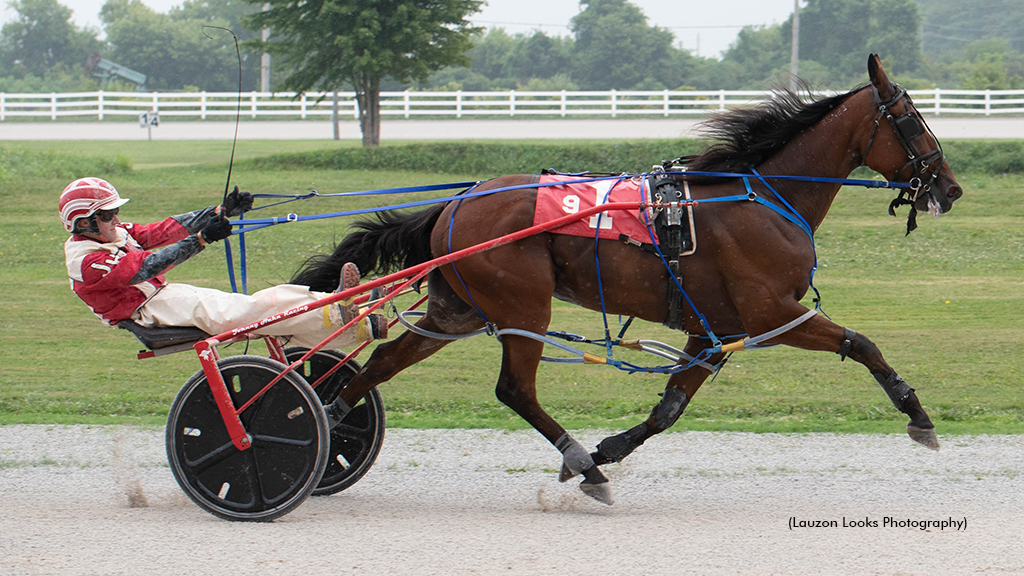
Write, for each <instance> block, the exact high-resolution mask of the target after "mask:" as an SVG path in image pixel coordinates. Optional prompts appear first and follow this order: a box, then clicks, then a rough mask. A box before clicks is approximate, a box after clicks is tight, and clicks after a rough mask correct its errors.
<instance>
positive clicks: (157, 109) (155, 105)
mask: <svg viewBox="0 0 1024 576" xmlns="http://www.w3.org/2000/svg"><path fill="white" fill-rule="evenodd" d="M153 112H158V113H159V112H160V96H158V95H157V93H156V92H153Z"/></svg>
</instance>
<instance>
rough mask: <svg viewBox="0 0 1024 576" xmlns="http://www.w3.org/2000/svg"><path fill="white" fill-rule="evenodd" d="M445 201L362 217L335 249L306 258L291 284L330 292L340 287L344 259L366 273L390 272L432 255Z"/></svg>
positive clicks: (427, 258) (421, 261) (419, 261)
mask: <svg viewBox="0 0 1024 576" xmlns="http://www.w3.org/2000/svg"><path fill="white" fill-rule="evenodd" d="M444 206H445V205H444V204H437V205H435V206H431V207H430V208H427V209H426V210H421V211H419V212H396V211H389V212H379V213H377V215H376V216H377V217H376V218H370V219H366V220H359V221H357V222H355V223H354V224H353V225H352V226H353V228H355V229H356V230H357V231H356V232H352V233H351V234H349V235H348V236H346V237H345V238H344V239H343V240H342V241H341V244H338V246H337V247H336V248H335V249H334V253H332V254H330V255H328V254H317V255H315V256H312V257H311V258H309V259H308V260H306V261H305V262H304V263H303V264H302V266H301V267H300V268H299V271H298V272H296V273H295V276H293V277H292V280H291V283H292V284H299V285H302V286H309V287H310V289H311V290H318V291H321V292H330V291H332V290H334V289H336V288H337V287H338V275H339V274H340V273H341V267H342V265H344V264H345V262H353V263H355V265H356V266H358V267H359V271H360V272H361V273H363V274H367V275H368V274H370V273H373V272H376V273H377V274H388V273H391V272H395V271H398V270H402V269H404V268H409V267H411V266H415V265H417V264H422V263H423V262H427V261H429V260H431V259H432V258H433V255H432V254H431V253H430V233H431V231H432V230H433V229H434V224H435V223H436V222H437V219H438V217H439V216H440V215H441V211H443V210H444Z"/></svg>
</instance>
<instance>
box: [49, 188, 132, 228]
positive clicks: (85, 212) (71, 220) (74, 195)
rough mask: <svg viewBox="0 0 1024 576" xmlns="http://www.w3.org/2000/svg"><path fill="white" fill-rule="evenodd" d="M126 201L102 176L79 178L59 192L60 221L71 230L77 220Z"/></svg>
mask: <svg viewBox="0 0 1024 576" xmlns="http://www.w3.org/2000/svg"><path fill="white" fill-rule="evenodd" d="M127 201H128V199H127V198H121V197H120V196H119V195H118V194H117V189H116V188H114V186H113V185H112V184H111V183H110V182H107V181H106V180H104V179H102V178H79V179H78V180H75V181H74V182H72V183H71V184H68V186H67V188H65V189H64V191H63V192H61V195H60V204H59V205H58V208H59V210H60V221H61V222H62V223H63V224H64V229H65V230H67V231H68V232H73V231H74V230H75V223H76V222H78V220H80V219H82V218H88V217H90V216H92V215H93V214H95V213H96V211H97V210H113V209H115V208H117V207H119V206H121V205H123V204H124V203H125V202H127Z"/></svg>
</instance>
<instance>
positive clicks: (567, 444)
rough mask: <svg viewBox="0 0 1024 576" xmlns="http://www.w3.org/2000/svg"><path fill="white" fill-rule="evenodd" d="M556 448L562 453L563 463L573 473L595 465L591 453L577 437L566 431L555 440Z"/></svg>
mask: <svg viewBox="0 0 1024 576" xmlns="http://www.w3.org/2000/svg"><path fill="white" fill-rule="evenodd" d="M555 448H558V451H559V452H561V453H562V463H563V464H565V467H566V468H568V469H569V470H570V471H571V472H572V473H573V474H579V473H581V472H583V471H584V470H590V469H591V468H593V467H594V459H593V458H591V457H590V453H589V452H587V449H586V448H584V447H583V446H582V445H581V444H580V443H579V442H577V441H576V439H575V438H573V437H572V436H569V433H568V432H566V433H565V434H562V436H561V438H559V439H558V441H556V442H555Z"/></svg>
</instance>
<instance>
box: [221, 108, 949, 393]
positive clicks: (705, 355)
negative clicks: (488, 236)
mask: <svg viewBox="0 0 1024 576" xmlns="http://www.w3.org/2000/svg"><path fill="white" fill-rule="evenodd" d="M903 95H905V93H904V94H903ZM903 95H901V96H900V97H901V98H902V96H903ZM897 100H898V99H897ZM895 101H896V100H894V101H891V102H889V103H887V105H891V104H893V103H894V102H895ZM904 117H906V116H901V117H900V119H902V118H904ZM880 119H881V115H880V116H879V120H880ZM898 120H899V119H897V120H896V121H897V122H898ZM877 124H878V122H877V121H876V129H875V131H873V132H872V141H873V139H874V135H875V132H876V131H877ZM895 125H896V124H894V126H895ZM894 129H896V128H894ZM898 134H899V133H898ZM901 141H903V139H902V138H901ZM871 143H872V142H869V144H868V148H869V149H870V146H871ZM905 147H906V146H905ZM865 154H866V152H865ZM908 154H912V151H910V150H908ZM940 154H941V152H940ZM930 156H931V155H929V157H930ZM925 166H927V164H926V165H925ZM671 167H672V162H668V163H666V166H665V168H663V167H657V170H655V172H654V174H657V175H661V176H664V175H673V176H683V177H684V178H685V177H687V176H698V177H712V178H739V179H742V180H743V184H744V186H745V188H746V191H747V193H746V194H739V195H733V196H723V197H715V198H706V199H700V200H693V199H691V200H686V201H685V202H675V203H669V204H668V205H673V204H676V205H682V204H685V205H687V206H697V205H698V204H701V203H710V202H731V201H749V202H755V203H758V204H761V205H762V206H765V207H767V208H769V209H771V210H772V211H774V212H776V213H777V214H779V215H781V216H782V217H783V218H785V219H786V220H788V221H790V222H791V223H793V224H795V225H796V226H798V227H799V228H800V229H801V230H803V231H804V232H805V233H806V234H807V235H808V238H809V239H810V240H811V247H812V251H814V250H815V249H814V232H813V230H812V229H811V227H810V225H809V224H808V223H807V221H806V220H805V219H804V218H803V216H801V215H800V214H799V212H797V211H796V210H795V209H794V208H793V207H792V205H790V204H789V202H787V201H786V200H785V198H783V197H782V196H781V195H780V194H779V193H778V192H777V191H776V190H775V189H774V188H773V187H772V186H771V184H769V183H768V180H785V181H797V182H815V183H831V184H840V185H848V186H859V187H863V188H890V189H901V192H900V196H899V198H902V196H903V194H905V193H906V189H912V190H913V191H914V197H915V198H916V195H917V193H918V190H920V189H921V186H920V178H917V180H918V182H917V184H915V183H914V182H913V181H911V182H896V181H889V180H866V179H856V178H827V177H816V176H792V175H770V174H764V175H763V174H760V173H758V172H757V170H756V169H754V167H750V170H751V172H752V173H751V174H746V173H734V172H703V171H691V170H688V171H685V172H682V171H671V170H666V168H669V169H670V168H671ZM904 168H905V167H904ZM901 171H902V170H901ZM588 174H589V172H583V173H579V174H573V176H577V177H578V178H577V179H575V180H571V181H560V182H550V183H530V184H518V185H514V186H504V187H500V188H494V189H490V190H476V187H477V186H479V185H480V184H481V183H482V182H481V181H474V182H455V183H450V184H435V185H427V186H409V187H400V188H387V189H380V190H362V191H357V192H342V193H334V194H320V193H319V192H317V191H316V190H313V191H311V192H309V193H307V194H291V195H289V194H253V197H254V198H273V199H283V200H282V201H280V202H275V203H272V204H268V205H265V206H260V207H258V208H253V209H252V210H250V212H251V211H254V210H261V209H265V208H270V207H273V206H279V205H281V204H286V203H289V202H294V201H297V200H307V199H310V198H329V197H349V196H374V195H391V194H404V193H411V192H425V191H438V190H452V189H458V188H467V187H468V189H466V190H464V191H462V192H459V193H457V194H455V195H450V196H446V197H443V198H436V199H431V200H420V201H414V202H406V203H401V204H394V205H390V206H383V207H378V208H362V209H356V210H346V211H340V212H332V213H327V214H314V215H308V216H300V215H298V214H295V213H289V214H288V215H286V216H284V217H273V218H262V219H243V220H235V221H232V222H231V224H232V225H234V226H238V227H239V228H238V230H236V231H234V232H233V233H234V234H238V235H239V236H240V237H241V239H244V234H245V233H246V232H253V231H256V230H261V229H263V228H268V227H270V226H274V225H277V224H285V223H290V222H302V221H308V220H321V219H327V218H337V217H343V216H357V215H363V214H372V213H377V212H385V211H391V210H400V209H405V208H416V207H420V206H425V205H430V204H438V203H443V202H451V201H457V202H459V203H460V204H461V202H462V200H465V199H468V198H474V197H478V196H487V195H491V194H497V193H500V192H508V191H512V190H522V189H531V188H532V189H536V188H542V187H549V186H562V185H565V184H566V183H586V182H597V181H603V180H618V181H622V180H625V179H631V178H640V179H641V181H642V182H645V183H646V182H647V180H648V177H649V176H651V175H652V173H642V174H628V173H624V174H617V175H609V176H594V177H588V176H587V175H588ZM896 176H898V173H897V175H896ZM751 177H755V178H757V179H758V180H759V181H760V182H761V183H762V184H763V185H764V186H765V187H767V188H768V190H769V191H770V192H771V193H772V194H773V195H774V196H775V197H776V198H777V199H778V200H779V201H780V202H781V204H782V206H780V205H778V204H775V203H774V202H771V201H769V200H766V199H765V198H763V197H761V196H759V195H757V194H756V193H755V192H754V191H753V189H752V188H751V186H750V179H751ZM935 177H937V172H936V174H935V175H933V177H932V179H931V180H929V182H928V184H929V185H930V184H931V182H933V181H934V179H935ZM924 189H925V190H927V188H924ZM899 198H898V199H899ZM893 202H894V203H895V202H896V201H895V200H894V201H893ZM904 202H912V200H911V201H904ZM654 205H655V204H654V203H643V202H641V203H638V207H639V208H641V210H643V208H644V207H645V206H654ZM891 211H892V207H891V206H890V213H891ZM599 217H600V216H599ZM452 218H454V212H453V214H452ZM646 224H647V228H648V231H649V232H650V234H651V238H652V243H653V244H654V246H655V248H656V249H657V255H658V257H659V258H660V259H661V261H662V263H663V264H664V265H665V266H666V267H667V269H668V270H669V272H670V274H669V276H670V277H671V278H672V279H673V282H674V284H675V286H676V288H677V289H678V290H679V291H680V292H681V293H682V295H683V296H684V297H685V298H686V300H687V303H688V304H689V305H690V308H691V309H692V310H693V311H694V312H695V313H696V315H697V317H698V320H699V322H700V324H701V326H702V327H703V328H704V330H705V331H706V332H707V336H703V335H698V336H700V337H702V338H708V339H709V340H711V343H712V346H711V347H709V348H705V349H704V350H702V351H701V352H700V353H699V354H698V355H697V356H696V357H693V356H690V355H688V354H685V353H683V352H682V351H681V350H677V349H675V348H671V347H669V348H671V350H669V349H667V348H666V346H668V345H666V344H661V343H653V344H654V345H653V347H652V346H651V345H643V344H640V345H637V344H634V345H632V346H631V345H628V344H626V343H624V342H623V341H622V340H621V338H622V336H623V334H622V333H620V334H619V338H616V339H613V338H611V336H610V333H609V329H608V321H607V312H606V311H605V310H604V301H603V294H602V315H603V317H604V323H605V338H604V339H602V340H597V341H587V340H585V339H584V340H576V341H586V342H588V343H592V344H597V345H600V346H603V347H604V348H605V350H606V357H604V358H602V357H598V356H595V355H593V354H589V353H584V352H580V351H578V350H575V349H573V348H572V347H569V346H566V345H564V344H561V343H557V342H555V341H554V340H552V338H551V336H556V337H562V336H563V334H562V333H559V332H549V333H548V336H542V335H539V334H533V333H520V332H522V331H514V330H513V331H510V330H497V331H495V329H494V328H493V327H492V326H491V324H490V322H489V321H488V320H487V318H486V316H484V315H483V313H482V312H481V311H480V309H479V307H477V306H476V305H475V303H473V305H474V307H475V308H477V311H478V312H480V314H481V316H482V317H483V318H484V320H485V321H486V322H487V323H488V328H485V329H484V330H483V331H482V332H483V333H494V334H496V335H497V336H498V337H499V338H500V337H501V335H503V334H508V335H513V334H515V335H518V336H526V337H529V338H534V339H536V340H539V341H541V342H545V343H549V344H552V345H554V346H556V347H558V348H560V349H562V350H565V351H568V352H571V353H573V354H575V355H576V356H577V358H575V359H552V358H545V359H546V360H547V361H558V362H566V361H569V362H583V363H587V364H606V365H611V366H615V367H617V368H619V369H620V370H624V371H627V372H630V373H633V372H658V373H669V374H671V373H676V372H680V371H683V370H687V369H689V368H691V367H693V366H700V367H702V368H704V369H707V370H710V371H711V372H713V373H717V371H718V369H719V368H720V367H721V365H722V364H724V362H722V363H719V364H717V365H710V364H708V362H707V360H708V359H709V358H710V357H711V356H712V355H714V354H717V353H720V352H730V353H731V352H733V351H736V350H744V349H746V350H753V349H760V348H768V347H771V346H773V345H771V344H767V345H762V344H760V342H762V341H764V340H768V339H771V338H774V337H775V336H778V335H779V334H782V333H784V332H786V331H788V330H791V329H792V328H794V327H796V326H797V325H799V324H801V323H803V322H805V321H807V320H809V319H810V318H811V317H813V316H814V315H815V314H817V313H819V312H821V313H824V312H822V311H821V295H820V293H819V292H818V289H817V288H816V287H814V283H813V279H814V272H815V271H816V270H817V253H816V251H814V266H813V267H812V270H811V282H810V288H811V289H812V290H813V291H814V293H815V298H814V302H815V308H814V309H813V310H810V311H809V312H808V313H807V314H804V315H803V316H801V317H799V318H797V319H795V320H793V321H791V322H790V323H788V324H786V325H785V326H782V327H780V328H777V329H775V330H772V331H770V332H768V333H765V334H762V335H759V336H755V337H752V338H746V339H743V338H744V337H745V336H747V335H746V334H737V335H731V336H727V337H725V338H727V339H731V338H741V339H740V340H738V341H734V342H730V343H723V342H722V338H720V337H718V336H716V335H715V334H714V332H713V331H712V330H711V326H710V323H709V322H708V321H707V319H706V318H705V317H704V316H703V315H702V314H701V313H700V312H699V311H698V310H697V308H696V306H695V304H694V303H693V301H692V300H691V299H690V297H689V295H688V294H687V293H686V291H685V290H684V289H683V287H682V285H681V283H680V282H679V279H678V278H676V276H675V274H672V273H671V267H670V266H669V264H668V262H667V260H666V258H665V256H664V254H662V253H661V250H660V248H658V246H657V242H656V241H654V232H653V226H652V224H651V223H650V222H646ZM450 232H451V226H449V233H450ZM595 241H596V238H595ZM243 246H244V244H243ZM595 258H596V250H595ZM451 264H452V267H453V268H455V263H454V262H452V263H451ZM241 266H242V276H243V278H244V277H245V266H246V263H245V253H244V249H243V253H242V259H241ZM598 270H600V264H599V263H598ZM455 272H456V276H458V277H459V279H460V281H461V276H459V274H458V269H457V268H455ZM229 273H230V275H231V276H232V278H233V277H234V269H233V263H232V262H231V261H229ZM598 281H599V282H600V275H599V277H598ZM466 292H467V294H468V293H469V291H468V290H467V291H466ZM471 298H472V297H471ZM403 324H408V323H407V322H403ZM628 325H629V322H627V323H626V326H627V327H628ZM623 332H625V328H624V329H623ZM473 335H476V333H473ZM634 342H644V343H647V344H651V343H652V341H634ZM613 346H624V347H627V348H630V349H633V350H640V351H644V352H648V353H654V354H657V355H660V356H662V357H665V358H669V359H675V360H677V362H676V364H673V365H671V366H659V367H653V368H645V367H640V366H637V365H634V364H630V363H628V362H623V361H620V360H614V359H613V358H612V347H613ZM659 349H660V350H661V352H659V351H658V350H659ZM666 351H667V352H666ZM673 355H674V356H673ZM678 361H686V362H687V363H686V364H685V365H683V364H681V363H679V362H678Z"/></svg>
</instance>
